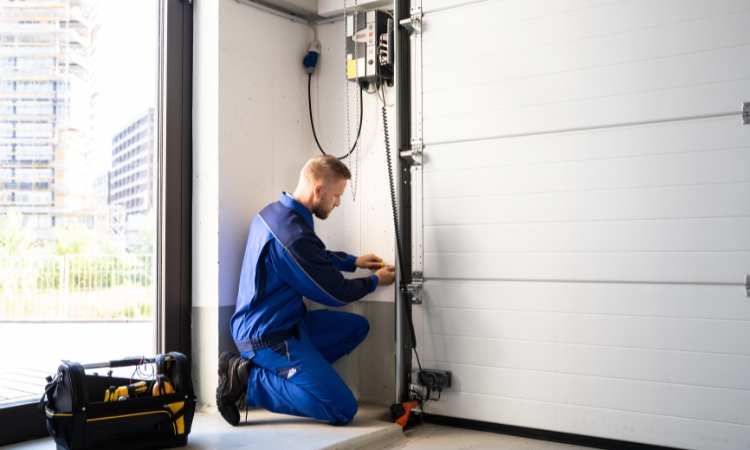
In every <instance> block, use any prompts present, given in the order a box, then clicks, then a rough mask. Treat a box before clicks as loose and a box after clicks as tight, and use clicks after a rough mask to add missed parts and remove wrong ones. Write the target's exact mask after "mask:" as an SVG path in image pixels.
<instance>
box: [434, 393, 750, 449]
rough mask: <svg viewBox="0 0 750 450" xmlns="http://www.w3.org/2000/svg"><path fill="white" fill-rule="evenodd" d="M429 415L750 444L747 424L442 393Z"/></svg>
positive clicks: (690, 442)
mask: <svg viewBox="0 0 750 450" xmlns="http://www.w3.org/2000/svg"><path fill="white" fill-rule="evenodd" d="M427 411H428V412H429V413H431V414H435V415H441V416H448V417H461V418H466V419H470V420H479V421H489V422H496V423H503V424H508V425H516V426H522V427H531V428H538V429H543V430H552V431H560V432H564V433H575V434H582V435H588V436H596V437H602V438H606V439H613V438H614V439H618V440H626V441H636V442H648V443H651V444H654V445H662V446H670V447H676V448H711V449H722V450H724V449H726V450H729V449H738V448H747V447H748V446H749V445H750V437H749V436H750V430H749V429H748V427H747V426H746V425H736V424H728V423H722V422H717V423H712V427H711V428H706V427H705V426H704V425H705V422H704V421H700V420H694V419H684V418H680V417H673V416H664V415H655V414H645V413H637V412H629V411H618V410H612V409H602V408H591V407H583V406H577V405H571V404H559V403H551V402H540V401H532V400H525V399H517V398H505V397H494V396H487V395H476V394H468V393H461V392H458V393H450V392H449V391H446V392H444V393H443V397H442V398H441V399H440V401H438V402H430V403H429V406H428V408H427ZM686 430H688V431H686Z"/></svg>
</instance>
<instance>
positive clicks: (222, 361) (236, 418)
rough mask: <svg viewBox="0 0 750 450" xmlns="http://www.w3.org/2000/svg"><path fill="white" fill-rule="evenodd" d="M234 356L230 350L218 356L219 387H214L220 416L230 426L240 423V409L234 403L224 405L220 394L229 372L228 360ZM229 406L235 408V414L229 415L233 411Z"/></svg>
mask: <svg viewBox="0 0 750 450" xmlns="http://www.w3.org/2000/svg"><path fill="white" fill-rule="evenodd" d="M234 356H235V355H234V354H233V353H231V352H224V353H222V354H221V356H219V387H217V388H216V406H217V407H218V408H219V412H220V413H221V417H223V418H224V420H226V421H227V423H229V424H230V425H232V426H234V425H237V424H238V423H240V411H239V409H237V407H236V406H235V405H226V406H225V405H224V404H222V402H221V394H222V393H223V392H224V389H225V388H226V386H227V382H228V378H227V373H228V372H229V361H230V360H231V359H232V358H233V357H234ZM231 408H235V409H237V413H236V415H235V414H231V415H230V413H231V412H233V411H232V410H231ZM227 409H229V410H227Z"/></svg>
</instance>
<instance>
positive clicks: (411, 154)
mask: <svg viewBox="0 0 750 450" xmlns="http://www.w3.org/2000/svg"><path fill="white" fill-rule="evenodd" d="M400 155H401V157H402V158H403V159H405V160H406V162H408V163H409V165H410V166H421V165H422V139H418V138H414V139H412V140H411V147H410V148H409V150H404V151H402V152H401V153H400Z"/></svg>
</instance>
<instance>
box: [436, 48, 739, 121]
mask: <svg viewBox="0 0 750 450" xmlns="http://www.w3.org/2000/svg"><path fill="white" fill-rule="evenodd" d="M746 47H747V44H746V45H743V46H740V47H734V48H727V49H720V50H714V51H712V52H710V53H708V54H704V53H691V54H688V55H678V56H671V57H666V58H659V59H651V60H647V61H638V62H633V63H626V64H615V65H611V66H606V67H602V66H599V67H594V68H588V69H581V70H564V71H563V70H561V71H555V72H554V73H551V74H548V75H538V76H537V75H534V74H532V75H529V76H526V77H522V78H518V79H510V80H501V81H493V82H490V83H487V82H485V83H475V82H473V80H471V78H469V79H468V80H466V79H465V80H462V83H461V85H460V86H458V87H453V88H445V87H442V86H440V87H436V88H435V89H434V90H428V89H427V86H425V88H424V108H425V113H424V117H425V120H428V119H434V118H440V117H455V116H461V115H464V114H478V113H482V112H485V113H489V112H492V111H503V110H512V109H516V108H527V107H531V106H535V105H546V104H549V103H564V102H572V101H578V100H582V99H595V98H601V97H605V98H611V97H617V96H623V95H629V94H634V93H648V92H654V91H660V90H665V89H676V88H688V87H693V86H701V85H707V84H711V85H719V84H720V83H724V82H731V81H736V80H742V79H746V78H750V61H749V60H748V59H746V58H745V56H746V55H747V54H748V53H749V51H748V48H746ZM591 58H592V59H595V58H596V55H592V57H591ZM511 63H513V62H511ZM515 64H517V62H515ZM467 69H468V70H467ZM495 69H496V70H497V71H499V72H501V73H502V72H503V71H504V69H503V67H502V66H500V67H496V68H495ZM461 70H462V71H464V70H465V71H466V72H468V73H476V72H479V69H478V68H476V67H473V66H471V65H468V66H466V65H464V67H462V68H461ZM482 72H483V73H486V70H482ZM453 76H454V78H460V77H457V76H456V74H455V73H454V74H453ZM425 78H427V75H425ZM734 107H735V108H737V106H734Z"/></svg>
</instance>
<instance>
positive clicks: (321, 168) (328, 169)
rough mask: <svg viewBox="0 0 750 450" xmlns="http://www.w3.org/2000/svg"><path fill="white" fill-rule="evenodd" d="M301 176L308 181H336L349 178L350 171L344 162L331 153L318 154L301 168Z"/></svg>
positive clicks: (311, 182) (350, 177) (350, 175)
mask: <svg viewBox="0 0 750 450" xmlns="http://www.w3.org/2000/svg"><path fill="white" fill-rule="evenodd" d="M302 176H303V177H304V178H305V179H306V180H307V182H308V183H310V184H313V183H319V182H327V183H336V182H338V181H341V180H351V179H352V173H351V172H350V171H349V168H348V167H346V164H344V163H342V162H341V161H339V159H338V158H336V157H335V156H331V155H320V156H316V157H315V158H312V159H311V160H310V161H308V162H307V164H305V167H304V168H302Z"/></svg>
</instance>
